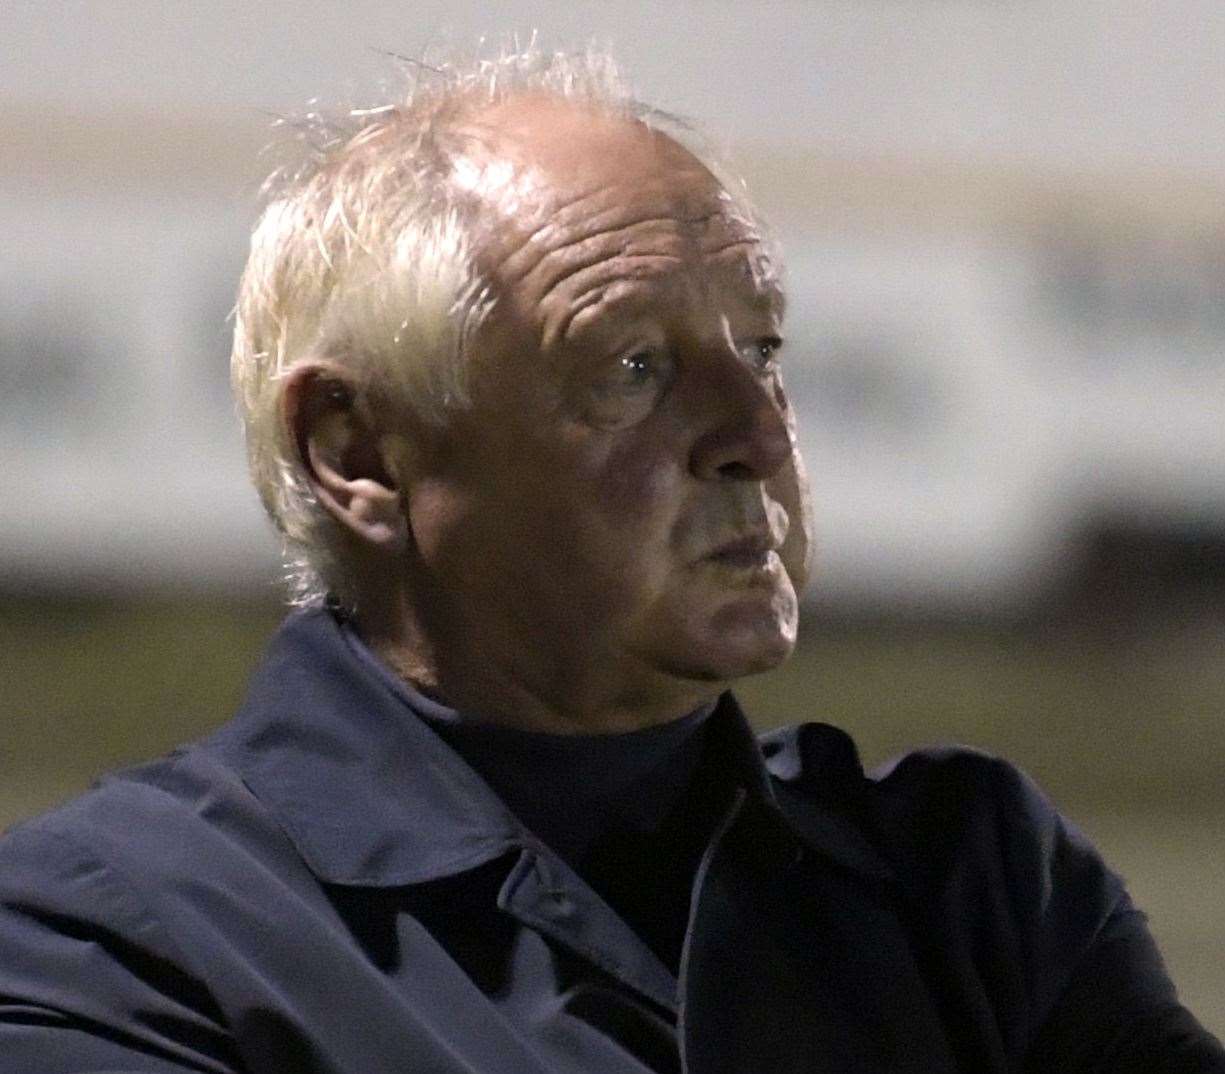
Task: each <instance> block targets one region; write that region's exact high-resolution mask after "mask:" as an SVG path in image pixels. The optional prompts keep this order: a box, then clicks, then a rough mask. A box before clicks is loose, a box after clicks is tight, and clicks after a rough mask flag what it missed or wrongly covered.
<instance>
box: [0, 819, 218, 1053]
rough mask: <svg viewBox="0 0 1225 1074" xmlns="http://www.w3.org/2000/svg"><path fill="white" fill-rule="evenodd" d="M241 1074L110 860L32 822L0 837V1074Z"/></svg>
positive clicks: (205, 1004)
mask: <svg viewBox="0 0 1225 1074" xmlns="http://www.w3.org/2000/svg"><path fill="white" fill-rule="evenodd" d="M32 1071H38V1072H39V1074H181V1072H186V1071H195V1072H206V1074H240V1066H239V1063H238V1061H237V1059H236V1057H235V1055H234V1050H233V1047H232V1044H231V1042H230V1038H229V1037H228V1035H227V1033H226V1032H225V1031H224V1029H223V1027H222V1026H221V1024H220V1016H219V1013H218V1012H217V1010H216V1009H215V1006H214V1005H213V1004H212V1002H211V1000H210V998H209V995H208V992H207V990H206V989H205V988H204V986H203V985H202V984H201V983H200V982H199V981H197V980H195V979H193V978H192V977H191V975H190V974H189V973H188V972H186V971H185V970H184V969H183V968H182V963H181V961H180V960H179V959H178V957H177V954H176V948H175V945H174V944H173V943H172V941H171V938H170V937H169V936H168V935H167V934H166V932H165V930H164V929H163V928H162V927H161V926H160V925H159V923H158V922H157V921H156V920H155V919H154V918H152V917H151V915H150V914H149V913H148V912H147V911H146V910H145V909H144V908H143V907H142V906H141V905H140V902H139V900H138V899H137V897H136V896H135V893H134V892H133V891H132V890H131V889H130V888H129V887H128V886H127V885H126V884H125V883H124V881H123V878H122V877H120V876H119V875H118V874H117V873H116V872H115V870H113V869H112V868H111V867H109V866H108V865H107V864H106V863H105V862H103V861H101V860H99V859H98V858H97V857H95V856H94V855H93V854H91V852H90V851H89V850H88V849H87V848H86V847H84V846H83V845H81V844H80V843H79V842H78V840H77V839H76V838H68V837H65V836H63V835H61V834H59V833H55V832H51V831H46V830H42V829H39V828H36V827H27V828H21V829H18V830H16V831H13V832H10V833H9V834H8V835H7V836H6V837H5V838H4V839H3V840H2V841H0V1074H29V1072H32Z"/></svg>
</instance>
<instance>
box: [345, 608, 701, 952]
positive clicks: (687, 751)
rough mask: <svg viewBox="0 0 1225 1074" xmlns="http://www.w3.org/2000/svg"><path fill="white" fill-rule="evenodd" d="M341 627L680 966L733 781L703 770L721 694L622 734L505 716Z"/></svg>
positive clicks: (542, 836)
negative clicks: (709, 844)
mask: <svg viewBox="0 0 1225 1074" xmlns="http://www.w3.org/2000/svg"><path fill="white" fill-rule="evenodd" d="M344 631H345V634H346V636H347V638H348V640H349V643H350V645H351V646H352V648H353V650H354V651H355V652H356V653H357V655H358V656H359V657H360V658H361V659H362V660H363V662H365V663H366V664H367V666H369V667H370V668H371V669H372V670H373V671H374V672H376V673H377V674H378V675H379V676H380V677H382V678H383V679H384V681H385V682H386V683H387V684H388V685H389V687H390V688H391V689H392V690H393V691H394V692H395V693H396V694H397V695H398V696H399V697H400V698H401V699H402V700H403V701H404V702H405V704H406V706H407V707H408V708H409V709H411V710H412V712H413V713H415V714H416V715H417V716H418V717H419V718H421V719H422V720H423V721H424V722H425V723H426V724H427V725H428V726H429V727H430V728H432V729H433V730H434V732H435V733H436V734H438V735H439V736H440V737H441V738H442V739H443V740H444V741H445V742H447V744H448V745H449V746H451V748H452V749H453V750H455V752H456V753H457V754H459V756H460V757H462V758H463V759H464V761H465V762H467V764H468V765H469V766H470V767H471V768H472V769H474V770H475V771H476V773H477V774H478V775H479V776H481V778H482V779H483V780H484V781H485V782H486V783H487V784H488V785H489V787H490V788H491V789H492V790H493V791H494V792H495V793H496V794H497V795H498V797H499V798H501V800H502V802H503V803H504V804H505V805H506V806H507V808H508V809H509V810H510V811H511V812H512V813H513V814H514V815H515V816H516V817H517V818H518V819H519V820H520V821H521V822H522V824H523V825H524V827H525V828H526V829H527V830H528V831H529V832H531V833H532V835H534V836H535V837H536V838H537V839H539V840H540V841H541V842H543V843H544V844H545V845H547V846H548V847H549V848H550V849H551V850H553V851H554V852H555V853H556V854H557V855H558V856H559V857H561V858H562V859H564V860H565V861H566V862H568V863H569V864H570V866H571V867H572V868H573V869H574V870H575V872H577V873H578V874H579V875H580V876H581V877H582V878H583V879H584V880H585V881H587V883H588V884H589V885H591V887H592V888H593V889H594V890H595V891H596V892H597V893H598V894H599V895H600V896H601V897H602V898H604V900H605V901H606V902H608V903H609V904H610V905H611V906H612V907H613V909H614V910H616V911H617V912H618V913H619V914H620V915H621V916H622V917H623V918H624V919H625V920H626V921H627V923H628V924H630V925H631V927H633V928H634V929H635V931H637V932H638V934H639V936H640V937H641V938H642V939H643V940H644V941H645V942H646V943H647V944H648V945H649V946H650V947H651V948H652V949H653V950H655V952H656V954H657V955H659V956H660V958H661V959H662V960H663V961H664V963H665V964H667V965H669V966H671V967H672V969H673V971H674V972H675V971H676V969H677V966H678V963H679V959H680V949H681V944H682V941H683V938H684V932H685V926H686V923H687V920H688V904H689V892H690V888H691V885H692V878H693V874H694V871H695V870H696V868H697V859H698V857H699V856H700V853H701V848H702V847H703V846H704V845H705V840H706V836H707V835H708V834H709V827H710V826H711V824H712V823H713V820H712V813H713V810H714V809H715V808H717V806H718V804H719V803H720V802H721V801H722V800H723V794H722V792H723V790H724V789H725V788H723V787H722V786H721V783H722V781H721V780H719V779H718V778H717V776H716V775H715V774H714V773H711V772H710V771H708V770H706V771H700V770H701V769H703V763H704V757H705V753H706V751H705V746H706V739H707V735H706V730H707V728H706V721H707V718H708V717H709V716H710V714H711V713H712V712H713V711H714V709H715V705H714V704H713V703H712V704H710V705H706V706H703V707H702V708H700V709H697V710H695V711H694V712H691V713H689V714H688V715H686V716H683V717H681V718H680V719H677V720H674V721H672V722H670V723H666V724H660V725H657V726H654V727H648V728H645V729H642V730H638V731H629V732H621V733H616V734H579V735H561V734H554V733H549V732H543V731H528V730H523V729H521V728H514V727H507V726H505V725H503V724H494V723H490V722H489V721H488V720H485V719H482V718H481V716H480V714H479V713H468V712H463V711H460V710H456V709H453V708H450V707H449V706H447V705H445V704H442V703H441V702H439V701H438V700H436V699H434V698H431V697H428V696H427V695H425V694H424V693H422V692H421V691H420V690H418V689H417V688H416V687H414V686H413V685H411V684H410V683H408V682H406V681H404V680H403V679H401V678H400V677H399V676H397V675H396V674H395V673H394V672H392V671H391V669H390V668H388V667H387V666H386V665H385V664H383V663H382V661H380V660H379V659H378V657H377V656H375V655H374V653H373V652H372V651H371V650H370V649H369V648H368V647H367V646H366V645H365V644H364V642H362V641H361V639H360V638H359V637H358V635H357V634H356V632H355V631H354V630H353V628H352V626H351V625H349V624H345V625H344ZM705 768H706V769H709V768H710V766H709V764H707V765H706V766H705Z"/></svg>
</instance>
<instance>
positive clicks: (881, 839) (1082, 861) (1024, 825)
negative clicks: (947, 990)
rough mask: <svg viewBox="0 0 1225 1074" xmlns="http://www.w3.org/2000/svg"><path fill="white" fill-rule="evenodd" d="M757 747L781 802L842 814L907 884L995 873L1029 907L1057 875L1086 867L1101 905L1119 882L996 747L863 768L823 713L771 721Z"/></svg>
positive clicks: (981, 878)
mask: <svg viewBox="0 0 1225 1074" xmlns="http://www.w3.org/2000/svg"><path fill="white" fill-rule="evenodd" d="M762 748H763V752H764V755H765V760H766V765H767V768H768V769H769V770H770V772H771V775H772V777H773V779H774V784H775V787H776V789H777V790H778V792H779V795H780V799H781V800H782V801H783V802H784V803H785V804H789V805H790V806H791V807H792V808H793V809H794V808H796V806H797V805H798V807H799V808H819V809H823V810H831V811H835V812H838V813H841V814H842V815H844V816H846V817H848V818H850V821H851V822H852V823H854V824H855V825H856V826H857V827H858V828H860V830H862V832H863V833H864V835H865V837H866V838H868V839H869V840H870V841H871V842H872V843H873V844H874V845H875V846H876V847H877V849H878V851H879V852H880V853H881V854H882V855H884V856H885V857H886V858H887V859H889V861H890V863H891V865H892V868H893V870H894V872H895V873H896V874H897V875H898V877H899V879H900V880H902V881H903V882H904V884H905V886H907V887H909V888H910V889H912V890H913V891H915V892H916V893H922V894H923V895H924V896H926V895H928V894H930V893H931V892H932V890H933V889H936V888H947V887H949V886H954V885H955V886H957V887H959V888H960V889H961V890H962V891H963V893H965V892H968V890H970V889H972V888H979V887H981V886H982V885H985V884H991V883H997V884H1001V885H1002V886H1003V887H1004V889H1005V890H1007V891H1008V892H1010V893H1011V894H1012V895H1013V896H1014V897H1015V899H1016V900H1017V902H1018V904H1019V905H1022V906H1027V907H1030V908H1032V911H1033V912H1037V911H1038V910H1039V909H1040V908H1042V907H1044V906H1047V905H1049V901H1050V894H1051V890H1052V885H1054V884H1062V885H1063V886H1064V887H1066V888H1069V889H1073V890H1074V889H1076V888H1077V887H1078V886H1079V885H1080V883H1081V882H1082V880H1083V879H1084V878H1089V880H1088V882H1089V883H1091V884H1092V885H1093V886H1094V888H1095V889H1096V897H1095V899H1094V900H1093V901H1095V902H1096V903H1098V904H1099V912H1100V911H1101V910H1104V909H1105V907H1106V905H1108V904H1110V903H1112V902H1113V901H1114V900H1115V899H1117V898H1118V897H1119V896H1120V895H1121V893H1122V884H1121V883H1120V882H1119V881H1118V880H1117V878H1116V877H1114V875H1113V874H1112V873H1110V872H1109V870H1107V869H1106V867H1105V866H1104V864H1103V863H1102V861H1101V859H1100V857H1099V855H1098V853H1097V851H1096V849H1095V848H1094V847H1093V846H1092V844H1091V843H1090V842H1089V840H1088V839H1087V838H1086V837H1085V836H1084V835H1083V833H1081V832H1080V831H1079V829H1077V828H1076V826H1075V825H1074V824H1072V823H1071V822H1070V821H1068V820H1067V819H1066V818H1065V817H1064V816H1062V815H1061V814H1060V812H1059V811H1058V809H1057V808H1056V807H1055V805H1054V804H1053V803H1052V802H1051V800H1050V798H1049V797H1048V796H1047V795H1046V794H1045V793H1044V792H1043V791H1042V790H1041V788H1040V787H1039V786H1038V785H1037V784H1036V783H1035V782H1034V781H1033V780H1032V779H1031V778H1030V777H1029V776H1028V775H1026V774H1025V773H1024V772H1023V771H1022V770H1021V769H1020V768H1018V767H1017V766H1016V765H1014V764H1012V763H1011V762H1009V761H1007V760H1005V759H1003V758H1000V757H996V756H993V755H991V754H989V753H985V752H983V751H981V750H978V749H973V748H971V747H966V746H934V747H928V748H923V749H917V750H914V751H911V752H908V753H905V754H903V755H901V756H899V757H897V758H895V759H893V760H891V761H889V762H887V763H886V764H884V765H881V766H879V767H877V768H874V769H872V770H871V771H865V770H864V769H863V767H862V765H861V764H860V761H859V756H858V752H857V750H856V748H855V744H854V742H853V740H852V739H851V738H850V736H849V735H847V734H846V732H844V731H841V730H839V729H837V728H834V727H830V726H828V725H824V724H802V725H799V726H795V727H788V728H784V729H781V730H779V731H776V732H773V733H771V734H769V735H766V736H764V737H763V739H762Z"/></svg>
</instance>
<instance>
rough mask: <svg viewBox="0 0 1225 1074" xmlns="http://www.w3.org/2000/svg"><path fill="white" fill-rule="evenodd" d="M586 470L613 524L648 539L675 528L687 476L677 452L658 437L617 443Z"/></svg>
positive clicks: (597, 501)
mask: <svg viewBox="0 0 1225 1074" xmlns="http://www.w3.org/2000/svg"><path fill="white" fill-rule="evenodd" d="M585 469H586V473H585V474H584V481H585V483H586V484H587V485H588V487H589V488H590V489H591V490H592V491H593V492H595V497H594V506H595V508H596V510H597V511H599V513H600V514H601V515H602V516H603V519H604V524H605V525H606V526H608V527H609V529H611V530H614V531H620V532H622V533H625V532H633V533H638V534H640V535H641V536H642V537H643V538H649V537H651V536H654V537H656V538H659V537H663V536H666V535H668V534H670V533H671V529H672V526H673V524H674V522H675V520H676V518H677V516H678V514H679V512H680V511H681V510H682V508H683V505H684V497H685V480H684V473H683V471H682V469H681V468H680V467H679V466H678V465H677V464H676V462H675V457H674V454H673V453H670V452H669V451H668V450H667V448H666V446H665V445H664V444H662V443H660V441H659V440H658V439H657V440H655V441H654V442H651V441H650V440H648V439H647V438H645V437H644V438H641V439H636V440H635V441H633V442H630V443H622V444H618V445H616V446H615V447H614V448H612V449H611V450H609V451H607V452H605V453H601V454H600V456H599V457H596V458H593V459H592V460H591V461H590V464H589V466H588V467H586V468H585Z"/></svg>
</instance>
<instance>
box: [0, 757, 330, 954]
mask: <svg viewBox="0 0 1225 1074" xmlns="http://www.w3.org/2000/svg"><path fill="white" fill-rule="evenodd" d="M255 866H262V868H254V867H255ZM297 874H301V875H302V876H303V878H304V883H305V880H306V879H307V878H308V874H306V873H305V872H304V867H303V866H302V864H301V862H300V859H299V858H298V856H297V855H296V853H295V852H294V851H293V847H292V845H291V844H290V843H289V842H288V840H287V839H286V837H285V835H284V833H283V832H282V830H281V829H280V827H279V826H278V825H277V824H276V823H275V822H274V821H273V819H272V818H271V817H270V816H269V815H268V813H267V811H266V810H265V808H264V807H263V805H262V804H261V803H260V802H259V800H258V799H257V798H256V797H255V796H254V795H252V794H251V792H250V791H249V790H248V789H247V788H246V786H245V785H244V783H243V782H242V780H241V779H240V778H239V776H238V775H237V774H236V773H234V772H233V771H232V770H230V769H229V768H227V767H226V766H225V765H223V764H221V763H220V762H219V761H218V760H217V758H216V757H215V756H213V755H211V754H210V753H209V752H208V751H205V750H200V749H190V750H186V751H182V752H179V753H176V754H172V755H170V756H168V757H166V758H163V759H160V760H158V761H154V762H151V763H149V764H146V765H142V766H140V767H138V768H133V769H130V770H127V771H124V772H119V773H115V774H114V775H111V776H108V777H105V778H104V779H103V780H101V781H100V782H99V783H98V784H96V785H95V786H94V787H92V788H91V789H90V790H88V791H87V792H85V793H84V794H82V795H81V796H79V797H78V798H76V799H73V800H72V801H70V802H68V803H66V804H64V805H62V806H60V807H59V808H57V809H54V810H52V811H50V812H48V813H45V814H43V815H41V816H38V817H35V818H33V819H31V820H28V821H25V822H22V823H19V824H17V825H16V826H15V827H14V828H12V829H11V830H10V831H8V832H7V833H5V835H4V836H3V837H0V943H2V942H3V938H2V937H3V934H4V931H5V930H6V929H8V928H11V927H12V926H13V924H14V922H15V921H16V920H17V919H21V918H25V917H28V915H29V914H30V913H32V912H36V913H38V914H40V915H42V916H43V917H44V918H46V917H47V916H48V915H58V917H60V918H62V919H63V920H64V921H68V920H71V919H75V918H80V919H81V920H86V921H89V922H92V923H94V924H95V925H98V926H103V927H107V928H113V929H115V930H116V931H119V932H129V931H131V930H133V929H134V930H136V931H137V932H142V933H146V932H147V933H153V932H157V931H159V930H162V929H165V930H166V932H167V933H169V934H173V933H174V932H175V931H176V930H177V929H181V928H183V927H185V925H186V923H187V920H188V919H189V918H196V919H197V921H198V919H199V918H200V917H202V916H203V910H202V908H203V907H204V906H206V905H208V906H212V907H216V908H220V907H221V906H222V904H223V903H225V902H226V901H228V900H232V899H235V898H238V897H239V893H241V892H244V891H247V892H250V891H251V889H252V886H253V885H257V884H258V882H259V878H260V877H261V876H272V875H277V876H279V877H281V878H282V882H284V881H285V880H292V878H293V877H294V876H295V875H297Z"/></svg>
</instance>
